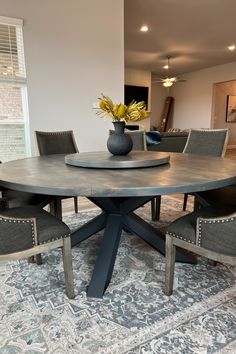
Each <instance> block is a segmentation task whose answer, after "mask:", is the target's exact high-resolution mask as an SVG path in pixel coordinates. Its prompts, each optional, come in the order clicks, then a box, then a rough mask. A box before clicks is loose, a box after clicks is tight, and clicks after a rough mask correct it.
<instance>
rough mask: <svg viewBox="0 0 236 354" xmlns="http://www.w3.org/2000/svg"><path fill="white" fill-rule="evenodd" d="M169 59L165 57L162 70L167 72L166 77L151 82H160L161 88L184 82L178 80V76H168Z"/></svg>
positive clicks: (169, 57)
mask: <svg viewBox="0 0 236 354" xmlns="http://www.w3.org/2000/svg"><path fill="white" fill-rule="evenodd" d="M170 59H171V56H168V57H167V64H166V65H165V66H164V69H166V70H167V73H168V75H167V76H165V77H160V78H157V79H154V80H153V83H158V82H161V83H162V84H163V86H165V87H171V86H172V85H173V84H175V83H176V82H184V81H186V80H184V79H181V78H179V77H178V76H171V75H170V74H169V69H170Z"/></svg>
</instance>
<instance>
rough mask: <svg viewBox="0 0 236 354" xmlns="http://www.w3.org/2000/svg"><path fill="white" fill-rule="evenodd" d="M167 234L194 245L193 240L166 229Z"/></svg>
mask: <svg viewBox="0 0 236 354" xmlns="http://www.w3.org/2000/svg"><path fill="white" fill-rule="evenodd" d="M167 234H168V235H170V236H173V237H176V238H178V239H180V240H184V241H186V242H188V243H193V244H194V245H195V242H193V241H190V240H187V239H186V238H185V237H182V236H179V235H176V234H174V233H173V232H169V231H167Z"/></svg>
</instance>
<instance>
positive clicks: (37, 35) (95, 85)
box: [0, 0, 124, 151]
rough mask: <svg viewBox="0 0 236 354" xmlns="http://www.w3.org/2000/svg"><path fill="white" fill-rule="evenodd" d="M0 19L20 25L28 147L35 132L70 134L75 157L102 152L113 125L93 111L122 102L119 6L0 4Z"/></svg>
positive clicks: (8, 0) (119, 1) (88, 0)
mask: <svg viewBox="0 0 236 354" xmlns="http://www.w3.org/2000/svg"><path fill="white" fill-rule="evenodd" d="M0 15H2V16H8V17H18V18H22V19H23V20H24V28H23V34H24V46H25V58H26V70H27V86H28V100H29V115H30V129H31V136H32V140H33V142H35V138H34V131H35V130H45V131H50V130H67V129H72V130H74V132H75V137H76V140H77V143H78V146H79V149H80V151H92V150H104V149H106V140H107V136H108V129H109V128H110V127H112V125H111V122H110V121H109V120H107V121H105V120H103V119H101V118H99V117H97V116H96V114H95V110H93V109H92V105H93V103H94V102H97V97H98V96H100V94H101V93H104V94H106V95H109V96H110V97H111V98H112V99H114V100H119V101H122V100H123V85H124V49H123V48H124V44H123V0H99V1H94V0H70V1H66V0H40V1H38V0H30V1H29V0H20V1H19V0H0ZM33 145H34V144H33Z"/></svg>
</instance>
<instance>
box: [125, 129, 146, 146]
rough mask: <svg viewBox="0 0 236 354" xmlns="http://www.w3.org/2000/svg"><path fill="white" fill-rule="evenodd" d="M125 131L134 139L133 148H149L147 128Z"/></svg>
mask: <svg viewBox="0 0 236 354" xmlns="http://www.w3.org/2000/svg"><path fill="white" fill-rule="evenodd" d="M125 133H126V134H128V135H129V136H131V139H132V140H133V148H132V150H147V142H146V132H145V130H126V131H125Z"/></svg>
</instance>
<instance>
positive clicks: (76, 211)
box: [74, 197, 78, 214]
mask: <svg viewBox="0 0 236 354" xmlns="http://www.w3.org/2000/svg"><path fill="white" fill-rule="evenodd" d="M74 209H75V213H76V214H78V197H74Z"/></svg>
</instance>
